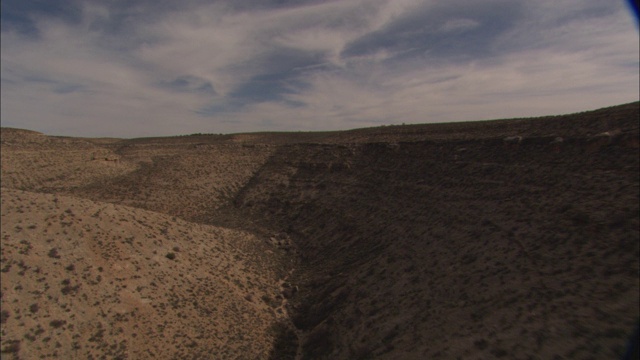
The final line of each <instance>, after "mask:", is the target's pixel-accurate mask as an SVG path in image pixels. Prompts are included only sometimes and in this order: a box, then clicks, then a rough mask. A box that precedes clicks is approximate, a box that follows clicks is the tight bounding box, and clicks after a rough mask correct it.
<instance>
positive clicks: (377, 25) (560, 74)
mask: <svg viewBox="0 0 640 360" xmlns="http://www.w3.org/2000/svg"><path fill="white" fill-rule="evenodd" d="M65 3H66V2H65ZM68 4H71V5H70V6H68V8H64V7H53V10H52V9H51V8H42V7H39V6H38V3H37V2H34V3H33V4H32V6H31V7H29V6H26V5H21V7H20V8H10V7H9V6H8V5H5V2H3V12H2V14H3V15H2V16H3V18H2V24H3V26H2V33H1V36H2V39H1V40H2V55H1V56H2V59H1V86H2V89H1V90H2V93H1V96H2V99H1V106H2V125H3V126H14V127H23V128H29V129H33V130H37V131H42V132H45V133H49V134H61V135H77V136H119V137H136V136H151V135H175V134H187V133H193V132H213V133H220V132H245V131H262V130H285V131H296V130H336V129H348V128H354V127H364V126H375V125H380V124H392V123H403V122H404V123H423V122H441V121H461V120H479V119H488V118H496V117H514V116H538V115H544V114H553V113H563V112H572V111H581V110H587V109H592V108H596V107H600V106H608V105H614V104H618V103H623V102H629V101H637V100H638V97H639V94H638V86H637V84H638V81H639V78H638V52H639V49H638V33H637V30H636V28H635V26H634V21H633V19H632V18H631V15H630V14H629V13H628V12H627V9H626V7H625V6H624V4H623V3H622V2H620V3H612V2H610V1H600V0H589V1H577V0H565V1H539V2H525V1H501V0H482V1H474V2H469V1H463V0H456V1H452V2H447V3H446V4H443V3H441V2H435V1H418V0H415V1H414V0H402V1H385V0H344V1H307V2H304V3H301V2H296V5H288V4H287V3H286V2H282V1H280V2H278V3H268V2H255V3H254V2H252V1H241V2H237V1H236V2H227V1H216V2H200V1H188V2H184V4H183V6H181V7H177V6H175V4H174V3H172V2H148V1H132V2H126V3H124V4H123V3H120V2H86V1H83V2H77V3H72V2H68ZM50 7H51V6H50Z"/></svg>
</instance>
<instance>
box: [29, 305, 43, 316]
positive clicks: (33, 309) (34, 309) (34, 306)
mask: <svg viewBox="0 0 640 360" xmlns="http://www.w3.org/2000/svg"><path fill="white" fill-rule="evenodd" d="M38 310H40V306H38V304H31V306H29V311H31V312H32V313H34V314H35V313H37V312H38Z"/></svg>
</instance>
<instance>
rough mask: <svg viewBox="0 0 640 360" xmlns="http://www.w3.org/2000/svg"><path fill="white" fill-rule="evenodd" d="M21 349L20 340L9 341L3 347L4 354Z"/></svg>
mask: <svg viewBox="0 0 640 360" xmlns="http://www.w3.org/2000/svg"><path fill="white" fill-rule="evenodd" d="M19 351H20V340H12V341H8V342H7V345H6V346H5V347H3V348H2V353H3V354H11V353H17V352H19Z"/></svg>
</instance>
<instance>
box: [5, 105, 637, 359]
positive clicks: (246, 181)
mask: <svg viewBox="0 0 640 360" xmlns="http://www.w3.org/2000/svg"><path fill="white" fill-rule="evenodd" d="M637 119H638V103H634V104H627V105H622V106H618V107H613V108H607V109H602V110H598V111H595V112H588V113H583V114H573V115H567V116H559V117H548V118H541V119H522V120H501V121H494V122H481V123H466V124H437V125H415V126H414V125H412V126H393V127H382V128H374V129H362V130H353V131H345V132H335V133H308V134H307V133H303V134H283V133H278V134H269V133H263V134H246V135H229V136H187V137H175V138H156V139H133V140H117V139H101V140H97V139H94V140H92V139H68V138H51V137H46V136H44V135H41V134H37V133H32V132H28V133H26V132H21V131H20V130H14V131H7V129H3V130H2V146H3V147H2V180H3V193H2V197H3V205H4V204H7V206H9V202H7V199H11V203H10V204H11V206H9V207H7V208H5V207H3V217H2V221H3V223H2V225H3V231H4V228H7V229H15V228H16V226H22V227H24V226H23V225H21V224H18V221H19V219H23V218H24V217H25V216H27V217H29V216H31V215H29V214H27V215H16V214H14V213H16V212H17V209H18V208H19V204H18V203H20V201H23V202H24V201H31V202H33V203H37V204H39V203H40V202H42V203H43V204H45V205H46V204H49V202H50V201H51V199H49V200H42V199H41V198H40V197H39V196H45V195H43V194H37V193H35V192H45V193H53V194H65V195H66V196H67V197H65V198H64V201H65V202H69V204H71V203H72V202H73V199H77V201H78V203H77V204H79V205H78V206H77V207H76V209H94V208H100V207H104V206H105V205H104V204H105V202H109V203H113V204H116V205H127V207H113V205H110V206H111V207H110V208H109V209H110V211H111V212H112V213H113V214H112V216H110V217H109V218H108V219H106V220H104V221H103V220H101V219H95V218H93V217H91V216H89V215H90V214H88V216H86V217H82V216H79V217H82V218H83V219H85V221H89V222H91V224H93V223H94V222H95V224H94V226H95V227H96V228H100V229H102V231H104V232H108V231H111V230H109V229H111V228H113V227H114V226H115V227H116V228H117V227H118V226H119V225H118V224H121V223H122V222H123V221H124V220H122V219H130V220H131V221H134V220H135V219H139V218H141V217H144V218H145V223H146V224H148V225H149V226H147V227H148V229H149V230H144V229H142V228H141V229H142V230H141V229H137V228H132V230H130V232H132V233H133V235H131V236H139V237H143V238H154V239H156V238H157V239H158V240H156V241H161V240H164V243H163V245H162V246H165V247H167V249H169V250H167V249H164V248H162V249H161V250H158V251H159V252H158V254H159V255H158V254H154V255H153V256H156V257H161V258H162V261H158V259H155V258H154V257H153V256H152V255H146V257H148V258H149V259H155V260H153V264H151V263H150V264H146V262H147V261H149V259H145V256H144V254H145V252H147V251H149V249H147V248H145V246H143V245H144V244H145V242H141V245H136V246H138V247H136V248H135V251H136V252H135V253H132V255H134V254H137V253H140V254H141V255H140V256H139V258H136V259H135V260H136V261H138V262H140V265H138V266H140V267H141V268H142V269H144V271H146V273H145V274H146V275H145V277H149V278H152V277H158V278H164V277H169V278H171V279H174V280H172V281H174V282H176V284H179V282H180V281H182V279H181V276H180V274H177V273H176V271H178V269H182V270H183V272H185V273H187V272H192V271H197V272H202V274H203V275H196V274H195V273H194V274H193V275H194V276H195V278H193V277H189V278H188V280H189V281H190V282H188V283H187V288H189V289H192V291H194V292H187V293H181V294H180V299H181V301H184V302H185V303H187V302H188V301H190V300H193V301H196V303H195V305H189V306H185V307H184V308H173V309H169V310H165V309H162V311H165V312H167V311H168V312H167V316H172V319H171V321H172V325H171V326H172V327H171V329H172V330H171V332H173V333H180V334H196V333H197V334H198V336H199V338H198V339H195V340H193V341H186V340H185V341H182V339H179V340H180V341H175V342H174V343H175V344H174V343H171V344H167V346H168V347H167V350H166V352H165V355H166V358H171V357H172V356H177V355H178V354H180V356H190V355H193V356H196V355H198V354H205V353H210V354H213V353H217V354H222V353H223V352H224V354H225V358H233V357H234V356H235V357H240V358H246V357H251V358H270V359H287V358H290V359H295V358H298V359H300V358H304V359H369V358H375V359H399V358H401V359H424V358H442V359H451V358H465V359H467V358H514V359H529V358H554V357H558V358H578V359H579V358H586V357H588V356H595V357H597V358H616V357H619V356H620V354H621V353H622V352H623V349H624V344H625V342H626V338H627V337H628V335H629V334H630V332H631V330H632V328H633V324H634V323H635V321H636V320H637V319H638V316H639V312H638V309H637V304H638V301H639V298H638V291H639V289H640V284H639V282H638V271H639V265H638V263H639V261H638V256H639V245H638V243H639V239H640V235H639V232H638V229H639V226H640V224H639V216H638V213H639V204H638V199H639V184H640V174H639V166H640V164H639V160H638V159H639V149H638V122H637ZM92 154H99V156H95V155H92ZM113 159H117V160H118V161H112V160H113ZM50 173H53V174H55V176H49V174H50ZM5 188H20V189H22V190H26V191H28V193H25V194H28V195H20V194H17V193H15V192H14V190H11V191H7V190H5ZM16 194H17V195H16ZM46 196H51V195H46ZM16 198H17V199H16ZM78 198H83V200H80V199H78ZM20 199H22V200H20ZM45 205H43V206H45ZM46 206H49V205H46ZM51 206H53V205H51ZM32 207H33V206H32ZM36 208H38V207H36ZM20 209H23V211H25V210H27V211H31V210H29V209H30V207H26V208H22V207H20ZM14 210H15V211H14ZM78 211H80V210H76V212H78ZM87 211H89V210H87ZM92 211H93V210H92ZM5 213H8V214H13V215H11V216H5ZM119 213H122V214H123V215H122V216H121V218H119V217H118V214H119ZM17 214H20V213H19V212H17ZM153 214H157V218H156V217H154V215H153ZM78 215H82V214H78ZM44 217H45V218H46V216H44ZM172 217H176V218H179V219H181V220H179V222H178V223H176V224H175V227H176V230H174V231H171V232H170V235H171V236H172V239H171V240H169V239H164V237H166V235H167V234H165V232H166V231H167V230H163V229H165V228H166V226H167V225H166V224H168V223H169V224H170V223H172V222H174V223H175V221H176V220H170V219H173V218H172ZM183 220H184V221H183ZM23 221H24V219H23ZM56 221H57V220H56ZM60 221H62V220H60ZM56 224H57V223H56ZM134 224H135V222H134ZM54 225H55V224H54ZM205 225H206V226H208V227H205V228H202V226H205ZM38 226H39V225H38ZM55 226H57V225H55ZM60 226H62V227H64V226H66V225H60ZM73 226H78V227H79V226H80V224H75V225H73ZM45 228H46V226H45ZM74 229H75V227H74ZM78 229H80V228H78ZM125 230H126V231H129V230H127V229H125ZM143 230H144V231H143ZM11 231H14V230H11ZM74 231H75V230H74ZM145 231H146V232H145ZM163 231H164V232H163ZM206 234H215V236H213V237H214V238H215V239H211V240H209V239H208V238H207V236H208V235H206ZM9 235H11V238H10V239H7V238H4V237H3V240H2V241H3V254H2V255H3V258H2V263H3V266H4V267H6V264H7V263H9V262H10V263H12V264H14V265H13V266H14V268H15V266H17V265H15V264H19V263H20V261H23V264H26V263H34V264H35V263H37V262H38V261H39V260H38V259H40V258H43V259H45V260H43V261H42V263H43V264H45V265H46V264H47V262H53V261H56V260H55V259H53V258H50V257H48V256H46V255H45V256H44V257H38V256H33V251H32V252H31V255H29V256H31V257H29V258H28V259H27V258H25V256H26V255H24V254H21V253H20V251H18V250H11V251H9V250H7V251H5V249H8V248H6V247H5V246H6V244H11V246H14V245H15V246H17V247H16V249H18V248H19V244H20V242H19V240H20V239H19V236H20V234H19V233H15V234H14V233H11V234H9ZM3 236H5V235H4V232H3ZM43 236H44V235H43ZM51 236H52V237H51V238H52V239H53V240H52V241H54V242H55V244H58V243H57V241H60V242H61V244H63V243H64V239H63V238H61V239H57V238H56V237H55V236H53V235H51ZM123 236H124V235H123ZM129 237H130V236H129V235H127V236H126V237H124V238H123V239H125V240H126V239H127V238H129ZM38 239H39V238H38V237H37V236H35V235H34V237H33V238H30V239H28V240H29V241H30V242H37V241H45V240H44V239H40V240H38ZM116 240H117V239H116ZM101 241H103V242H104V246H103V245H101V247H100V249H101V250H100V251H101V253H100V254H102V253H104V252H105V251H106V250H105V249H108V247H109V246H108V243H109V241H110V240H109V238H105V239H101ZM177 241H180V243H179V244H178V243H176V244H177V245H172V244H173V242H177ZM118 244H119V243H118ZM123 244H124V243H123ZM133 244H137V243H135V242H133V243H132V244H131V245H132V246H133ZM121 245H122V244H121ZM60 246H63V245H60ZM118 246H120V245H118ZM122 246H127V245H126V244H124V245H122ZM150 246H151V245H150ZM171 246H178V247H179V248H180V249H182V250H181V253H177V256H178V261H179V262H178V263H175V262H174V261H168V260H167V259H165V258H163V255H164V253H165V252H167V251H170V249H171ZM102 247H105V248H104V249H102ZM42 251H44V250H42ZM69 251H71V249H70V250H69ZM207 252H212V253H215V254H217V258H218V260H216V261H215V264H212V266H214V267H215V269H217V270H215V271H214V270H212V271H209V272H208V273H207V270H206V269H207V264H206V259H207V256H202V254H203V253H207ZM71 254H75V253H71ZM83 254H85V255H83V256H84V257H89V258H90V256H93V255H91V254H90V251H89V250H86V251H84V250H83ZM100 254H98V255H96V256H97V258H100V257H101V256H103V255H100ZM41 255H42V254H41ZM74 256H75V255H74ZM78 256H81V255H78ZM118 256H121V255H118ZM136 256H138V255H136ZM184 256H189V260H187V259H185V258H184ZM82 261H86V260H81V262H80V263H78V264H83V265H84V263H83V262H82ZM122 261H125V260H122ZM128 261H131V260H128ZM163 264H164V265H163ZM147 265H148V266H147ZM42 266H44V265H42ZM52 266H53V265H52ZM77 266H79V265H77ZM87 266H88V264H87ZM224 269H233V273H232V274H226V273H225V271H228V270H224ZM89 270H91V269H89ZM89 270H87V271H89ZM56 271H57V270H56ZM91 271H93V270H91ZM27 273H28V271H27ZM64 273H65V271H62V272H61V274H64ZM16 274H17V273H16ZM16 274H13V273H12V272H7V273H5V272H4V271H3V274H2V276H3V277H2V280H3V281H2V282H3V298H2V301H3V309H5V307H6V306H7V305H8V304H9V303H8V301H9V300H8V299H9V298H8V297H7V296H5V295H4V294H7V293H10V294H11V296H12V298H11V299H14V298H15V299H20V296H27V295H26V294H24V292H21V291H19V290H15V286H16V284H11V286H9V285H5V284H8V283H10V282H15V281H18V280H17V279H19V281H21V286H22V287H25V284H27V283H29V281H31V280H29V279H31V278H32V277H33V281H37V279H38V277H37V276H36V275H33V276H31V277H30V276H27V277H21V276H20V275H16ZM52 274H58V273H57V272H55V271H54V272H52ZM204 274H206V278H207V279H209V278H210V280H211V281H212V282H213V283H215V284H216V285H215V289H216V294H217V296H218V298H216V299H214V300H212V299H211V298H209V297H207V295H206V292H205V293H202V292H201V291H200V292H198V291H195V290H196V289H200V287H199V285H197V284H199V283H198V282H197V281H199V279H200V278H205V277H204ZM225 275H227V276H226V277H225ZM52 276H53V275H52ZM55 276H58V275H55ZM60 276H62V275H60ZM103 276H104V275H103ZM56 279H57V277H56ZM119 279H124V277H120V276H118V277H116V278H114V280H113V281H115V282H116V285H120V286H121V285H122V284H119V283H118V282H119V281H121V280H119ZM194 279H195V280H194ZM72 280H74V281H75V280H76V278H73V279H72ZM77 281H81V280H80V278H78V279H77ZM127 281H134V282H135V281H140V280H136V279H133V280H127ZM22 282H24V283H25V284H22ZM154 283H158V282H157V281H155V282H154ZM74 284H75V282H74ZM132 284H133V283H132ZM136 284H137V283H136ZM137 285H138V284H137ZM196 285H197V286H196ZM29 286H30V285H29ZM176 286H177V285H176ZM131 287H132V286H129V287H128V288H129V289H131ZM89 288H91V287H90V286H89V285H82V287H80V288H79V289H89ZM105 291H111V292H112V293H113V294H111V293H109V294H111V295H112V296H113V297H114V299H115V298H117V297H118V296H120V295H118V294H120V293H122V291H121V289H120V290H118V289H116V288H113V289H111V288H109V287H106V288H105ZM145 291H146V290H145ZM158 291H163V290H162V287H161V288H160V289H158ZM21 294H22V295H21ZM224 294H227V295H224ZM98 295H99V294H98ZM98 295H95V294H94V295H92V294H91V293H89V294H88V295H87V296H89V297H90V298H91V297H92V296H98ZM28 296H31V295H28ZM78 296H81V295H80V294H79V295H78ZM145 296H148V295H145ZM190 296H191V297H193V299H191V298H190ZM42 301H44V303H45V304H49V302H51V304H50V305H47V306H41V308H43V309H50V308H51V309H57V307H56V306H58V305H56V304H57V303H55V302H53V300H42ZM114 301H115V300H114ZM218 301H219V302H221V303H223V304H225V305H224V307H223V308H224V309H225V311H213V309H214V308H215V305H214V304H215V303H216V302H218ZM56 302H58V303H59V301H58V300H57V299H56ZM81 303H82V302H81V301H75V302H72V304H71V305H68V304H66V303H65V305H66V307H67V308H69V312H68V313H64V314H67V315H68V314H69V313H70V314H76V313H77V312H79V311H80V310H82V311H85V312H86V309H84V308H82V307H81V306H80V304H81ZM106 304H107V305H108V304H110V303H108V302H107V303H106ZM116 304H117V301H116V302H114V305H113V306H116ZM167 304H169V303H167ZM109 306H111V305H109ZM167 306H168V305H167ZM202 307H208V308H210V309H211V311H210V315H211V319H210V320H211V321H212V322H215V323H216V324H218V326H214V327H213V328H215V331H213V330H211V331H209V332H210V334H211V336H212V338H211V339H209V340H207V334H206V331H205V332H203V331H201V330H202V329H207V327H206V326H203V325H202V324H199V323H198V322H197V321H193V319H190V318H189V316H190V315H193V314H195V313H196V312H197V310H198V309H199V308H202ZM12 309H13V308H12ZM83 309H84V310H83ZM114 309H115V308H114ZM63 310H64V309H63ZM12 311H13V310H12ZM25 311H26V310H25ZM47 311H51V314H52V315H56V316H61V315H62V314H63V313H62V312H59V313H58V312H55V311H58V310H55V311H54V310H44V312H47ZM61 311H62V310H61ZM114 311H115V310H114ZM158 311H159V310H157V309H155V310H152V311H150V314H152V315H153V314H155V312H158ZM39 314H40V315H42V311H41V312H40V313H39ZM134 314H138V313H135V312H134ZM178 314H179V315H178ZM40 315H39V316H40ZM116 315H117V316H120V315H118V313H117V312H115V313H114V315H113V316H116ZM18 316H21V315H17V316H16V313H15V312H12V313H11V314H9V317H8V318H5V317H4V314H3V325H2V326H3V327H2V329H3V330H2V331H3V340H2V341H3V343H2V346H3V349H4V348H6V349H7V350H8V352H10V353H11V352H12V353H15V354H17V355H20V354H21V352H22V353H24V351H25V350H24V347H25V346H26V344H27V343H26V341H29V340H23V339H22V332H21V330H20V327H19V326H18V325H19V323H20V321H17V317H18ZM22 316H24V315H22ZM78 316H79V315H78ZM96 316H98V315H96ZM194 316H195V315H194ZM247 317H249V318H251V319H249V318H247ZM65 319H66V321H67V322H68V323H70V324H74V325H76V328H77V327H78V324H77V323H76V322H77V320H72V318H69V319H67V318H65ZM107 319H108V318H107ZM241 319H245V320H241ZM96 320H101V319H100V318H96ZM29 321H31V320H29ZM143 321H144V322H145V324H147V325H145V326H148V324H152V325H153V326H156V325H161V324H163V322H162V321H163V320H162V319H160V318H157V317H154V316H151V315H146V317H145V316H138V315H136V316H133V317H132V320H130V322H128V323H127V324H123V325H119V326H120V327H124V328H126V329H124V330H123V331H124V333H128V332H127V331H130V330H129V329H128V328H127V326H131V327H133V326H134V325H135V326H142V322H143ZM98 322H99V321H97V322H93V323H92V324H94V325H95V324H97V323H98ZM90 323H91V322H90ZM34 324H35V323H34ZM44 325H46V326H43V328H47V327H49V325H48V324H44ZM105 325H106V326H107V327H109V326H111V325H110V324H109V323H108V322H106V323H105ZM105 325H102V326H105ZM34 326H35V325H34ZM92 326H93V325H92ZM96 326H97V325H96ZM221 327H222V328H224V329H222V330H221ZM67 328H68V327H67ZM115 328H117V327H115ZM198 329H200V330H198ZM72 330H73V329H72ZM196 330H198V331H199V332H198V331H196ZM105 334H109V335H105V336H106V337H105V339H103V340H102V341H103V343H105V344H110V343H115V344H122V336H123V335H121V334H122V333H117V332H113V334H111V333H109V332H105ZM29 336H32V335H29ZM145 336H146V337H144V339H145V341H144V342H143V343H144V344H145V345H144V346H147V345H149V346H152V345H153V342H154V341H160V338H158V337H156V336H152V334H148V335H145ZM190 336H191V335H190ZM194 336H195V335H194ZM194 336H191V337H194ZM16 341H17V342H16ZM141 343H142V342H135V341H134V342H130V343H129V344H127V343H125V344H124V345H123V346H124V347H123V348H117V351H118V353H122V354H129V355H130V356H133V355H132V354H134V353H135V354H142V353H144V349H146V348H145V347H144V346H143V345H140V344H141ZM183 343H184V344H183ZM204 343H206V344H208V345H207V346H204V345H202V344H204ZM15 344H22V349H23V350H20V346H18V351H15V352H13V351H12V350H15ZM73 344H74V343H73V342H72V341H69V342H64V341H61V346H62V350H58V353H60V354H62V353H69V354H72V353H73V352H64V351H63V350H67V349H66V348H65V347H67V346H68V347H70V348H69V349H68V351H79V350H77V349H76V350H74V349H75V348H73V346H75V345H73ZM136 344H137V345H136ZM192 344H196V345H193V346H191V345H192ZM198 344H200V345H198ZM187 345H189V346H187ZM12 346H13V347H12ZM163 346H165V345H163ZM173 346H175V347H173ZM32 349H33V348H32ZM47 349H48V348H47ZM49 350H51V349H49ZM99 350H100V349H99V348H98V349H97V350H96V349H94V350H91V351H94V352H95V351H98V352H97V353H96V354H99V353H100V351H99ZM3 351H4V350H3ZM30 351H35V350H30ZM52 351H53V350H52ZM114 351H115V350H114ZM25 354H26V353H25ZM30 354H31V353H30ZM42 354H45V353H44V352H43V353H42ZM156 355H157V354H156ZM163 356H164V355H163Z"/></svg>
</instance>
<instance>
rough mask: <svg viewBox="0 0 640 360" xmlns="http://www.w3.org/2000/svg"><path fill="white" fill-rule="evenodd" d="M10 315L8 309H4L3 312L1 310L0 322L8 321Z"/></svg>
mask: <svg viewBox="0 0 640 360" xmlns="http://www.w3.org/2000/svg"><path fill="white" fill-rule="evenodd" d="M9 316H10V315H9V312H8V311H7V310H2V312H0V324H4V323H6V322H7V320H8V319H9Z"/></svg>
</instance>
